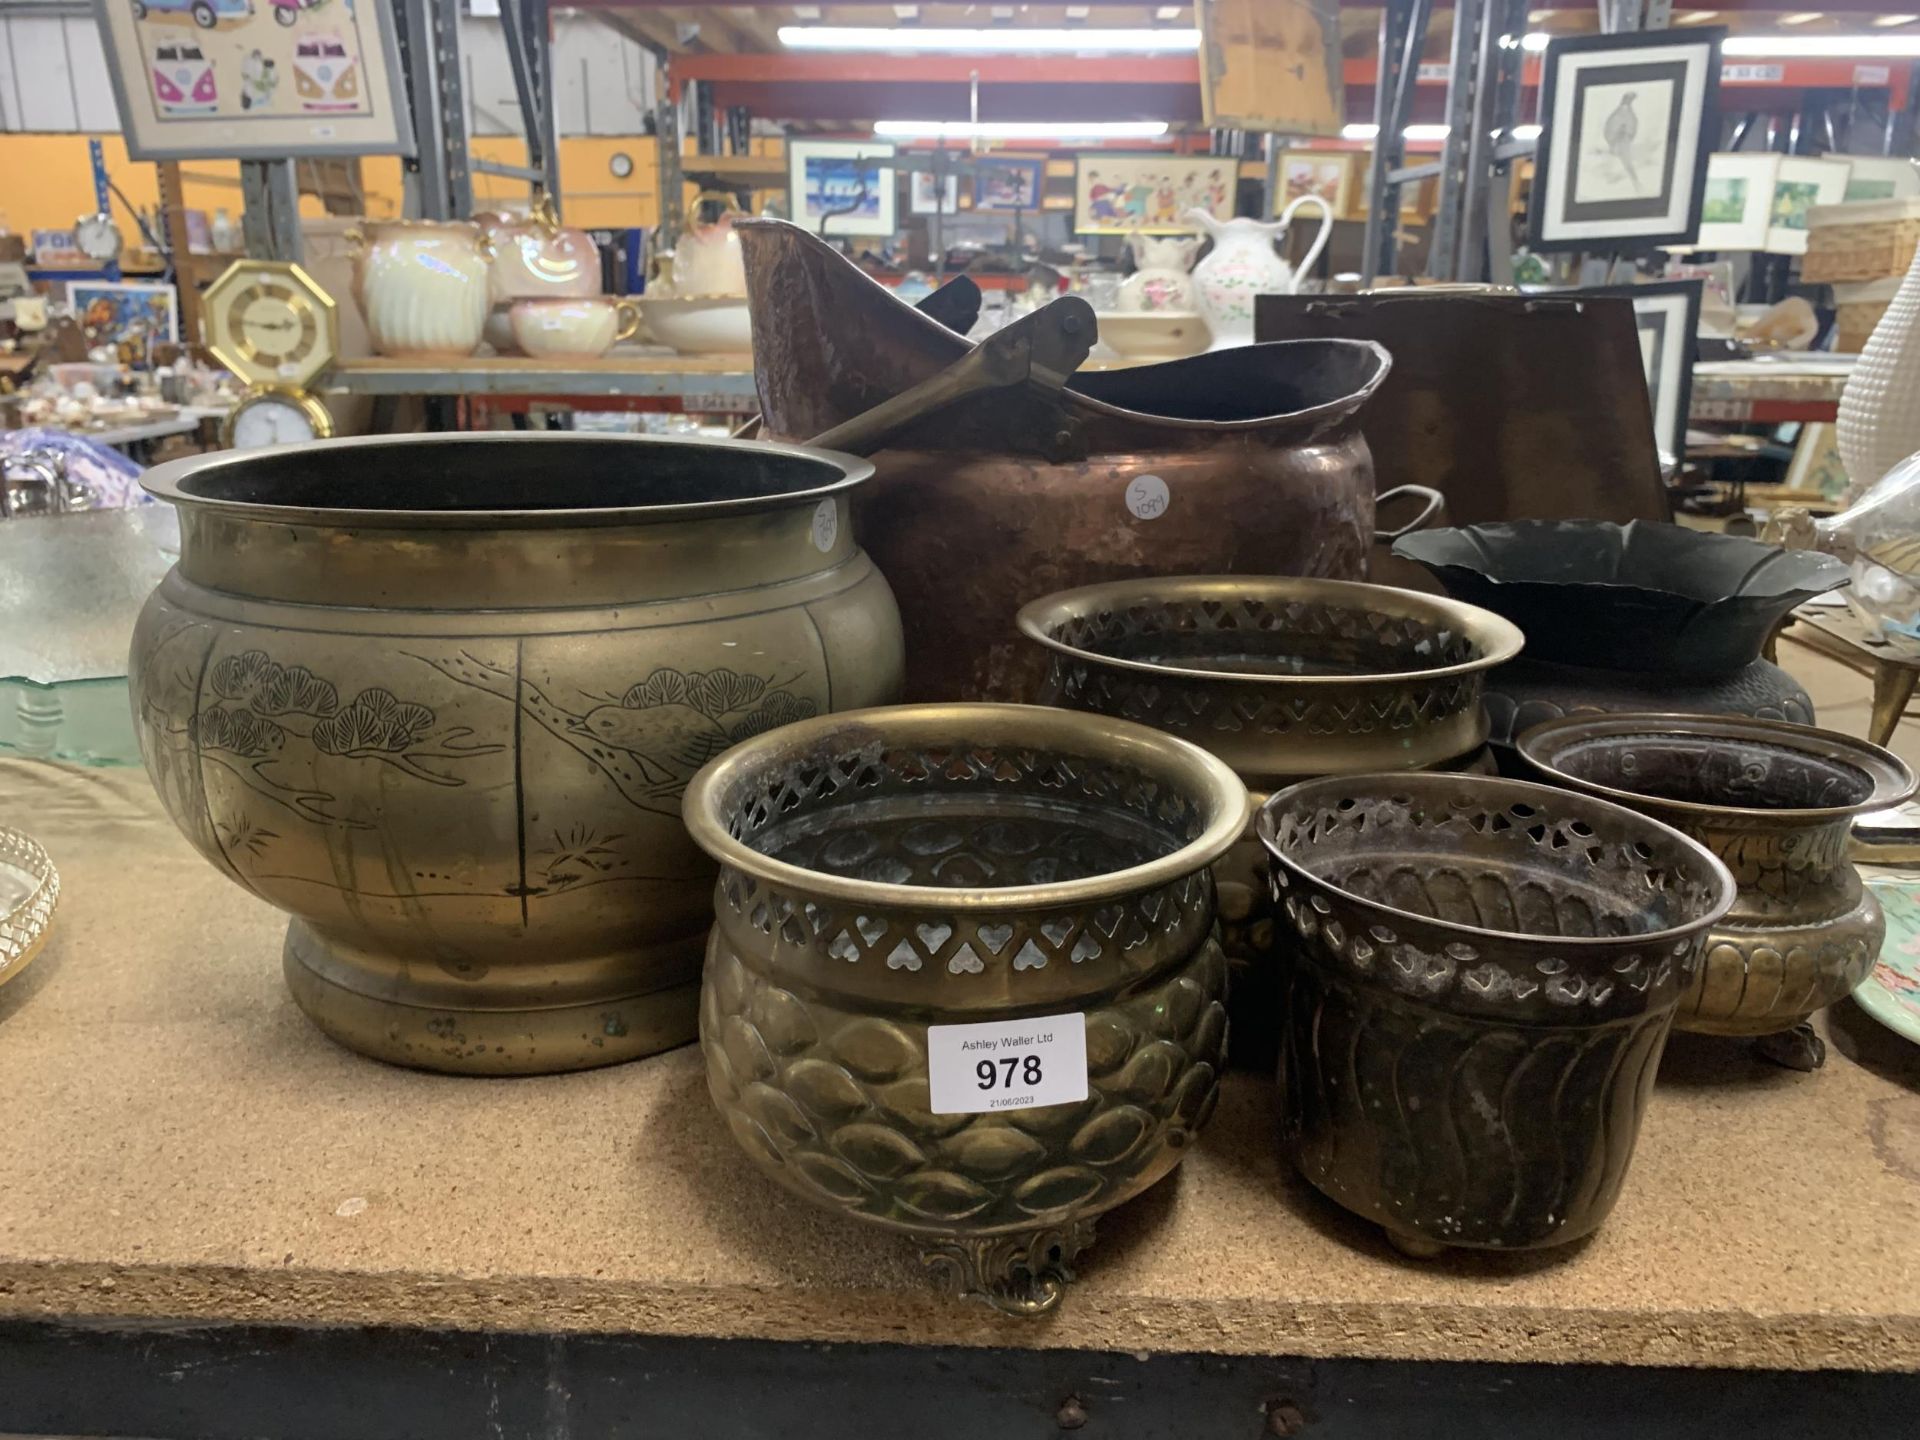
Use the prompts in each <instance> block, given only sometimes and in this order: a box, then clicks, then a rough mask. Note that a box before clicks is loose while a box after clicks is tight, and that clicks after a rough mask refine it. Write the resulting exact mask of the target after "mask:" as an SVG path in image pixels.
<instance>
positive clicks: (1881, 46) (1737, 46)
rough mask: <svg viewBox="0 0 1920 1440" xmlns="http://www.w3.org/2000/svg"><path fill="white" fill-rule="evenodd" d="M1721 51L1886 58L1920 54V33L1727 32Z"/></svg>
mask: <svg viewBox="0 0 1920 1440" xmlns="http://www.w3.org/2000/svg"><path fill="white" fill-rule="evenodd" d="M1720 53H1721V54H1722V55H1725V56H1727V57H1728V58H1729V59H1737V58H1742V57H1752V58H1758V59H1767V60H1793V59H1821V58H1823V57H1824V58H1832V57H1838V58H1841V59H1847V58H1854V57H1857V58H1859V59H1862V60H1887V59H1896V58H1900V57H1911V56H1920V35H1729V36H1728V37H1727V38H1726V39H1725V40H1722V41H1721V42H1720Z"/></svg>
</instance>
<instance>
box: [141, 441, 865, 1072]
mask: <svg viewBox="0 0 1920 1440" xmlns="http://www.w3.org/2000/svg"><path fill="white" fill-rule="evenodd" d="M866 474H867V466H866V465H865V464H864V462H861V461H858V460H854V459H851V458H849V457H846V456H840V455H832V454H828V453H825V452H821V451H809V450H804V449H800V448H797V447H793V446H782V445H754V444H745V443H735V442H694V441H680V440H654V439H639V438H630V437H612V436H608V437H601V436H584V435H582V436H566V435H540V436H530V435H518V436H511V435H498V436H475V435H463V436H420V437H410V438H406V439H379V440H349V441H332V442H326V443H322V444H318V445H311V446H300V447H292V448H286V449H279V450H274V451H269V452H261V453H251V454H224V455H215V456H208V457H203V458H198V459H194V460H189V461H181V462H178V463H175V464H172V465H166V466H162V467H160V468H159V469H157V470H155V471H152V472H151V473H150V474H149V475H148V476H147V477H146V484H147V488H148V489H150V490H151V491H153V493H154V494H156V495H157V496H159V497H161V498H162V499H165V500H169V501H171V502H173V503H174V504H175V505H177V506H178V507H179V511H180V530H181V551H180V561H179V564H178V565H177V566H176V567H175V568H174V570H173V571H172V572H170V573H169V574H168V575H167V577H166V578H165V580H163V581H162V583H161V585H160V588H159V589H158V590H157V591H156V592H155V594H154V596H153V598H152V600H151V601H149V602H148V605H147V608H146V610H145V612H144V613H143V615H142V616H141V619H140V622H139V625H138V627H137V629H136V631H135V635H134V642H133V656H132V670H131V685H132V692H133V701H134V709H135V719H136V724H137V729H138V733H139V738H140V744H141V750H142V753H143V754H144V756H145V757H146V761H147V766H148V769H149V771H150V772H151V774H152V776H153V780H154V784H155V786H156V787H157V788H158V790H159V792H160V795H161V798H162V800H163V801H164V802H165V804H166V807H167V809H168V811H169V813H171V814H172V816H173V818H174V821H175V822H176V823H177V824H178V825H179V826H180V828H181V829H182V830H183V831H185V832H186V834H187V837H188V838H189V839H190V840H192V841H193V843H194V844H195V846H197V847H198V848H199V850H200V851H201V853H202V854H204V855H205V856H206V857H207V858H208V859H209V860H211V861H212V862H213V863H214V864H215V865H216V866H218V867H219V868H220V869H221V870H222V871H223V872H224V873H225V874H227V875H229V876H231V877H232V878H233V879H234V880H236V881H238V882H239V883H240V884H242V885H244V886H246V887H247V888H248V889H250V890H252V891H253V892H254V893H255V894H257V895H259V896H260V897H261V898H262V899H264V900H266V901H268V902H269V903H271V904H273V905H276V906H278V907H279V908H281V909H283V910H285V911H287V912H288V913H289V914H291V915H292V916H293V923H292V925H291V927H290V928H289V930H288V933H287V943H286V953H285V964H286V975H287V980H288V983H289V984H290V985H291V987H292V989H293V993H294V997H295V998H296V999H297V1000H298V1001H299V1003H300V1005H301V1006H302V1007H303V1008H304V1009H305V1010H306V1011H307V1013H308V1014H309V1015H311V1016H312V1017H313V1019H314V1020H315V1021H316V1022H317V1023H318V1024H319V1025H320V1026H321V1027H322V1028H323V1029H325V1030H326V1031H327V1032H328V1033H329V1034H331V1035H333V1036H334V1037H335V1038H337V1039H339V1040H341V1041H342V1042H343V1043H345V1044H347V1045H350V1046H352V1047H354V1048H355V1049H358V1050H362V1051H365V1052H366V1053H368V1054H371V1055H375V1056H378V1057H380V1058H382V1059H386V1060H393V1061H397V1062H400V1063H402V1064H409V1065H419V1066H425V1067H429V1068H433V1069H441V1070H452V1071H462V1072H470V1073H526V1072H535V1071H549V1070H562V1069H573V1068H579V1067H584V1066H590V1065H598V1064H607V1063H610V1062H613V1061H616V1060H624V1059H630V1058H632V1057H634V1056H637V1055H644V1054H648V1053H650V1052H652V1051H655V1050H659V1049H662V1048H664V1047H666V1046H670V1045H677V1044H682V1043H684V1042H686V1041H688V1040H691V1039H692V1038H693V1035H694V1031H695V1012H696V1001H697V989H698V981H699V966H700V953H701V948H702V944H703V940H704V936H705V933H706V930H707V927H708V925H709V923H710V922H711V919H712V910H711V907H710V904H709V896H710V893H711V888H712V877H713V867H712V865H711V863H710V862H709V861H708V860H707V859H706V857H705V856H704V855H702V854H701V853H700V851H699V850H698V849H697V848H696V847H695V846H694V845H693V843H692V842H691V841H690V840H689V839H688V837H687V834H686V831H685V829H684V827H683V825H682V824H681V821H680V795H681V791H682V790H683V789H684V787H685V785H686V782H687V780H688V779H690V778H691V777H692V775H693V774H694V772H695V771H697V770H698V769H699V768H700V767H701V766H702V765H703V764H705V763H706V762H707V761H709V760H711V759H712V758H713V757H714V756H715V755H717V754H718V753H720V752H721V751H722V750H724V749H725V748H726V747H727V746H728V745H730V744H733V743H734V742H736V741H738V740H740V739H743V738H745V737H747V736H751V735H754V734H758V733H759V732H761V731H763V730H767V729H770V728H772V727H774V726H776V725H780V724H783V723H785V722H787V721H789V720H793V719H796V718H801V717H804V716H808V715H813V714H817V713H819V712H822V711H826V710H831V709H834V708H836V707H846V706H857V705H864V704H871V703H874V702H878V701H884V700H887V699H889V698H891V697H892V696H893V695H894V694H895V693H896V691H897V688H898V686H899V683H900V673H901V645H900V622H899V616H898V613H897V612H896V610H895V607H894V603H893V597H892V594H891V592H890V591H889V590H888V588H887V584H886V582H885V580H883V579H882V578H881V576H880V574H879V572H878V571H877V570H875V569H874V567H873V565H872V564H871V562H869V561H868V559H867V557H866V556H865V555H864V554H863V553H862V552H861V551H860V550H859V549H858V548H857V547H856V546H855V545H854V543H853V539H852V536H851V533H850V530H849V527H848V523H847V511H846V505H847V495H846V492H847V491H848V490H849V489H851V488H852V487H853V486H854V485H855V484H856V483H858V482H859V481H860V480H861V479H862V478H863V477H864V476H865V475H866Z"/></svg>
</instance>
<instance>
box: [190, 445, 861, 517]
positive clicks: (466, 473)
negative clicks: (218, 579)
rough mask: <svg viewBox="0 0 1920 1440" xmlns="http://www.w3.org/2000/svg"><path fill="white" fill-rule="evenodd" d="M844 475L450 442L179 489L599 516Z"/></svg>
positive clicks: (202, 477) (241, 468)
mask: <svg viewBox="0 0 1920 1440" xmlns="http://www.w3.org/2000/svg"><path fill="white" fill-rule="evenodd" d="M844 474H845V472H844V471H842V470H841V468H840V467H839V466H838V465H835V464H833V463H832V462H831V461H827V460H815V459H811V458H809V457H807V456H804V455H789V454H785V453H783V452H781V451H777V450H761V449H756V448H752V447H748V446H734V445H697V444H670V445H663V444H648V443H647V442H645V441H638V442H636V441H635V440H634V439H633V438H631V437H625V436H612V435H610V436H606V437H604V439H601V438H594V439H574V438H571V437H569V438H566V439H563V440H558V441H555V442H543V441H542V440H541V439H540V437H537V436H517V437H514V438H513V439H512V440H510V441H502V440H499V439H488V438H484V437H479V436H474V437H465V438H462V437H459V436H448V437H447V438H445V439H443V440H435V441H434V442H433V443H431V444H419V443H411V442H409V443H404V444H381V443H378V442H374V443H370V444H364V445H340V446H335V447H328V448H325V449H321V450H298V451H283V450H261V451H255V452H253V453H251V454H249V455H248V456H247V457H246V459H245V460H239V461H223V462H220V463H217V464H213V465H209V466H207V467H205V468H204V469H199V470H195V471H193V472H192V473H190V474H188V475H185V476H183V477H182V478H181V480H180V482H179V489H180V492H181V493H182V494H183V495H187V496H190V497H193V498H195V499H202V500H213V501H228V502H232V503H236V504H245V505H285V506H288V507H291V508H298V509H317V510H391V511H419V510H436V511H447V512H460V511H488V510H599V509H624V508H628V507H636V506H668V505H698V504H707V503H712V502H714V501H724V500H752V499H765V498H769V497H773V496H779V495H789V494H794V493H797V492H800V491H806V490H815V489H819V488H820V487H821V486H824V485H830V484H832V483H833V482H834V481H836V480H839V479H841V478H843V476H844Z"/></svg>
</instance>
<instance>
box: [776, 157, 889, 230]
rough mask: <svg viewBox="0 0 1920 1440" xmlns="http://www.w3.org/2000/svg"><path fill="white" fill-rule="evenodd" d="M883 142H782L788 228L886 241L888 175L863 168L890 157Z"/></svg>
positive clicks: (873, 167)
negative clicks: (790, 213) (789, 217)
mask: <svg viewBox="0 0 1920 1440" xmlns="http://www.w3.org/2000/svg"><path fill="white" fill-rule="evenodd" d="M893 153H894V152H893V146H891V145H889V144H887V143H886V142H885V141H884V140H793V139H789V140H788V141H787V199H788V203H789V205H790V207H791V209H792V211H793V222H794V224H796V225H799V226H802V227H804V228H805V229H808V230H811V231H813V233H814V234H816V235H827V236H833V235H891V234H893V232H894V229H895V228H896V227H895V223H894V213H893V192H894V183H893V174H894V172H893V170H892V169H891V168H889V167H887V166H881V165H873V164H868V163H865V162H868V161H872V160H887V159H891V158H892V157H893Z"/></svg>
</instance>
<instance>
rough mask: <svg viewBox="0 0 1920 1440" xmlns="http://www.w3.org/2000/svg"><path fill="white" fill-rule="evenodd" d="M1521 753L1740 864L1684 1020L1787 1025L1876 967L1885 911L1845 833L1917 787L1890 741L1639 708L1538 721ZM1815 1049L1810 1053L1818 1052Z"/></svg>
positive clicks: (1762, 1030) (1714, 1027)
mask: <svg viewBox="0 0 1920 1440" xmlns="http://www.w3.org/2000/svg"><path fill="white" fill-rule="evenodd" d="M1520 755H1521V757H1522V758H1523V759H1524V760H1525V761H1526V762H1527V763H1528V764H1529V765H1531V766H1532V767H1533V768H1534V769H1535V770H1537V771H1538V772H1539V773H1540V774H1541V775H1542V776H1543V777H1544V778H1546V779H1547V780H1550V781H1552V782H1553V783H1554V784H1557V785H1565V786H1568V787H1569V788H1571V789H1575V790H1579V791H1582V792H1584V793H1585V794H1588V795H1597V796H1600V797H1602V798H1604V799H1607V800H1612V801H1614V802H1615V803H1617V804H1620V805H1627V806H1630V807H1632V808H1633V809H1635V810H1638V811H1640V812H1641V813H1642V814H1644V815H1651V816H1652V817H1653V818H1654V819H1656V820H1662V821H1665V822H1666V823H1667V824H1669V825H1672V826H1674V827H1675V828H1677V829H1680V830H1683V831H1685V832H1686V833H1687V834H1689V835H1691V836H1693V837H1694V838H1695V839H1696V840H1699V841H1700V842H1701V843H1702V844H1704V845H1706V846H1707V847H1708V848H1709V849H1710V850H1712V851H1713V852H1714V854H1716V855H1718V856H1719V857H1720V858H1721V859H1722V860H1724V861H1725V862H1726V863H1727V868H1728V869H1729V870H1731V871H1732V872H1733V876H1734V879H1735V880H1736V881H1737V882H1738V883H1739V886H1740V895H1739V898H1738V899H1737V900H1735V902H1734V905H1733V909H1732V910H1730V911H1729V912H1728V913H1727V916H1726V918H1725V919H1724V920H1722V921H1720V923H1719V924H1717V925H1715V926H1714V928H1713V933H1712V935H1711V936H1710V937H1709V938H1708V941H1707V948H1706V955H1705V959H1704V961H1703V962H1702V964H1701V967H1700V973H1699V975H1698V976H1697V977H1696V978H1695V980H1694V983H1693V986H1692V988H1691V989H1690V990H1689V991H1688V992H1687V994H1686V995H1685V997H1684V998H1682V1000H1681V1002H1680V1011H1679V1017H1678V1018H1677V1019H1676V1020H1675V1021H1674V1024H1675V1025H1676V1026H1677V1027H1678V1028H1679V1029H1682V1030H1697V1031H1701V1032H1703V1033H1706V1034H1709V1035H1755V1036H1758V1035H1774V1034H1778V1033H1779V1032H1781V1031H1785V1030H1791V1029H1793V1028H1794V1027H1795V1026H1798V1025H1800V1024H1802V1023H1803V1022H1804V1021H1805V1020H1806V1019H1807V1017H1808V1016H1810V1015H1812V1014H1813V1012H1814V1011H1816V1010H1820V1009H1824V1008H1825V1007H1826V1006H1828V1005H1831V1004H1833V1003H1834V1002H1835V1001H1836V1000H1843V999H1845V998H1846V997H1847V996H1848V995H1851V994H1852V993H1853V991H1854V989H1855V988H1856V987H1857V986H1858V985H1859V984H1860V982H1861V981H1862V980H1864V979H1865V978H1866V977H1867V974H1868V972H1869V971H1871V970H1872V969H1873V963H1874V961H1875V960H1876V959H1877V958H1878V957H1879V954H1880V942H1881V940H1882V938H1883V937H1884V936H1885V934H1886V921H1885V919H1884V917H1883V916H1882V915H1881V913H1880V902H1879V901H1877V900H1875V899H1874V897H1873V894H1872V892H1871V891H1869V890H1868V889H1867V888H1866V886H1864V885H1862V884H1861V883H1860V876H1859V873H1858V872H1857V871H1856V870H1855V869H1854V868H1853V865H1852V863H1851V862H1850V861H1849V860H1848V859H1847V836H1848V832H1849V831H1850V830H1851V828H1852V825H1853V821H1854V819H1855V818H1856V817H1857V816H1859V815H1862V814H1864V813H1866V812H1868V811H1872V810H1884V809H1887V808H1888V807H1890V806H1894V805H1898V804H1899V803H1900V802H1901V801H1903V800H1905V799H1907V798H1908V797H1909V796H1911V795H1912V794H1913V792H1914V783H1915V782H1914V776H1913V772H1912V771H1910V770H1909V769H1908V768H1907V766H1906V765H1905V764H1904V763H1903V762H1902V761H1901V760H1900V758H1899V757H1898V756H1896V755H1894V754H1892V753H1891V752H1890V751H1887V750H1885V749H1882V748H1881V747H1880V746H1878V745H1873V744H1869V743H1868V742H1867V741H1865V740H1856V739H1854V738H1853V737H1852V736H1850V735H1841V734H1838V733H1836V732H1834V731H1831V730H1816V729H1812V728H1810V727H1808V726H1805V725H1787V724H1782V723H1780V722H1778V721H1768V720H1750V719H1746V718H1744V717H1741V716H1734V715H1631V714H1630V715H1605V716H1576V717H1570V718H1568V719H1564V720H1555V721H1551V722H1549V723H1547V724H1545V725H1538V726H1535V727H1534V728H1533V729H1531V730H1529V731H1527V732H1526V734H1524V735H1523V736H1521V737H1520ZM1785 1053H1787V1054H1789V1055H1790V1052H1785ZM1808 1058H1809V1063H1808V1064H1807V1065H1806V1066H1805V1067H1804V1068H1811V1065H1812V1064H1817V1063H1818V1062H1819V1058H1820V1057H1819V1054H1818V1052H1817V1051H1816V1052H1814V1053H1813V1054H1811V1055H1810V1056H1809V1057H1808ZM1787 1063H1793V1062H1792V1061H1791V1059H1789V1060H1788V1062H1787Z"/></svg>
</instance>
